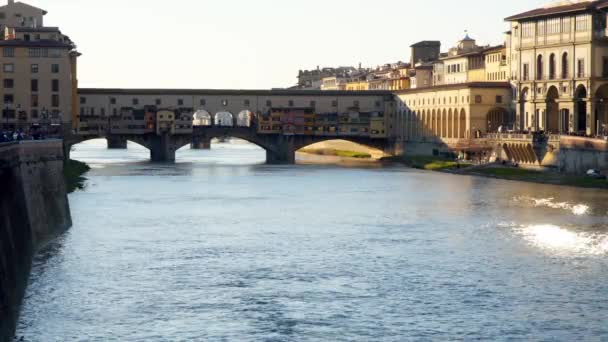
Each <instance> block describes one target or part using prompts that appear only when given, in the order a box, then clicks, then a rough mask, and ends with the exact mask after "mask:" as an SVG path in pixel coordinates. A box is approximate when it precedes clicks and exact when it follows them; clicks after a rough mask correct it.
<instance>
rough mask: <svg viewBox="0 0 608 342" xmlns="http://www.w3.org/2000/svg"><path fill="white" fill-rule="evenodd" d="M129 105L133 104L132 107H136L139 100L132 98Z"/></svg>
mask: <svg viewBox="0 0 608 342" xmlns="http://www.w3.org/2000/svg"><path fill="white" fill-rule="evenodd" d="M131 103H133V105H134V106H137V105H139V99H138V98H133V100H131Z"/></svg>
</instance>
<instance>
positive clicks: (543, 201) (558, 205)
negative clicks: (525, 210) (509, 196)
mask: <svg viewBox="0 0 608 342" xmlns="http://www.w3.org/2000/svg"><path fill="white" fill-rule="evenodd" d="M514 201H515V202H522V203H530V204H532V205H533V206H534V207H547V208H552V209H564V210H567V211H570V212H572V213H573V214H574V215H576V216H582V215H586V214H588V213H589V211H590V209H591V208H590V207H589V206H588V205H586V204H582V203H579V204H572V203H569V202H558V201H556V200H555V198H553V197H550V198H532V197H528V196H521V197H517V198H514Z"/></svg>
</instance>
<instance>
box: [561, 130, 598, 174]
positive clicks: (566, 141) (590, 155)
mask: <svg viewBox="0 0 608 342" xmlns="http://www.w3.org/2000/svg"><path fill="white" fill-rule="evenodd" d="M557 165H558V168H559V170H560V171H562V172H565V173H568V174H583V173H585V172H587V171H588V170H589V169H595V170H601V171H602V172H603V173H608V141H605V140H600V139H588V138H579V137H567V136H563V137H561V139H560V143H559V152H558V157H557Z"/></svg>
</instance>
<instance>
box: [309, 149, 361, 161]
mask: <svg viewBox="0 0 608 342" xmlns="http://www.w3.org/2000/svg"><path fill="white" fill-rule="evenodd" d="M298 152H302V153H308V154H315V155H319V156H335V157H344V158H357V159H371V158H372V155H371V154H369V153H364V152H355V151H344V150H336V149H333V148H320V149H302V150H299V151H298Z"/></svg>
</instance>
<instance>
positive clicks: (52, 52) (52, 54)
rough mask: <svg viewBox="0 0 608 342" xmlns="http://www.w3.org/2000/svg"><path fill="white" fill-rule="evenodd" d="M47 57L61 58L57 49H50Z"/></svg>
mask: <svg viewBox="0 0 608 342" xmlns="http://www.w3.org/2000/svg"><path fill="white" fill-rule="evenodd" d="M49 57H51V58H59V57H61V50H59V49H50V50H49Z"/></svg>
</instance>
